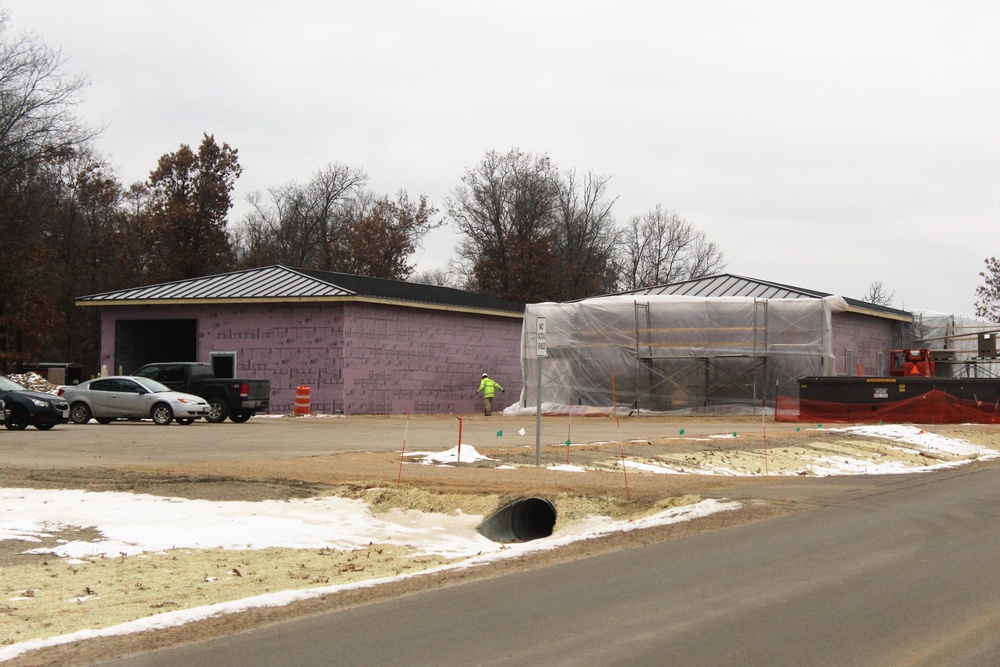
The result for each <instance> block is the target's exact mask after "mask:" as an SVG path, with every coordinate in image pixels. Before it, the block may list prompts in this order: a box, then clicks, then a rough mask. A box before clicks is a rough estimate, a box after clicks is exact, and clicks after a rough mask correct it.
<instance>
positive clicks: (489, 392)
mask: <svg viewBox="0 0 1000 667" xmlns="http://www.w3.org/2000/svg"><path fill="white" fill-rule="evenodd" d="M497 389H499V390H500V391H503V387H501V386H500V383H499V382H496V381H495V380H493V378H483V381H482V382H480V383H479V389H477V390H476V393H478V392H480V391H481V392H483V396H485V397H486V398H493V394H494V393H496V390H497Z"/></svg>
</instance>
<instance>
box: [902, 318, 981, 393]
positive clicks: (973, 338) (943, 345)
mask: <svg viewBox="0 0 1000 667" xmlns="http://www.w3.org/2000/svg"><path fill="white" fill-rule="evenodd" d="M998 335H1000V324H998V323H996V322H990V321H988V320H979V319H974V318H971V317H962V316H960V315H955V314H952V313H941V312H936V311H932V310H914V311H913V325H912V333H911V336H910V338H911V339H912V340H913V347H921V348H927V349H930V350H940V351H942V352H943V351H945V350H948V351H951V354H948V355H945V354H938V355H935V357H936V365H937V375H939V376H945V377H1000V360H997V359H998V358H1000V343H998V342H997V336H998ZM991 341H992V342H991Z"/></svg>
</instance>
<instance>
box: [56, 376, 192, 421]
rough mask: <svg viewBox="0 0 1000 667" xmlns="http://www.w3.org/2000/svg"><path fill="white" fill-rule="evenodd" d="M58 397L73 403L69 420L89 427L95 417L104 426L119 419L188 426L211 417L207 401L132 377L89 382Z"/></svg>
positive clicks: (105, 378)
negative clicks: (208, 416)
mask: <svg viewBox="0 0 1000 667" xmlns="http://www.w3.org/2000/svg"><path fill="white" fill-rule="evenodd" d="M58 393H59V395H60V396H62V397H63V398H64V399H66V402H68V403H69V418H70V419H71V420H72V421H73V423H74V424H86V423H87V422H88V421H90V418H91V417H93V418H94V419H96V420H97V421H98V423H100V424H107V423H109V422H111V421H114V420H115V419H152V420H153V422H154V423H156V424H159V425H161V426H166V425H167V424H169V423H170V422H171V421H173V420H174V419H176V420H177V423H178V424H184V425H187V424H190V423H191V422H193V421H194V420H195V419H199V418H201V417H205V416H206V415H208V403H207V402H206V401H205V399H203V398H201V397H199V396H195V395H193V394H184V393H181V392H179V391H173V390H172V389H170V388H169V387H167V386H165V385H162V384H160V383H159V382H157V381H156V380H150V379H149V378H141V377H134V376H131V375H112V376H109V377H102V378H97V379H95V380H87V381H86V382H81V383H80V384H78V385H73V386H64V387H59V392H58Z"/></svg>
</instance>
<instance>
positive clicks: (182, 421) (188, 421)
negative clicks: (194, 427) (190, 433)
mask: <svg viewBox="0 0 1000 667" xmlns="http://www.w3.org/2000/svg"><path fill="white" fill-rule="evenodd" d="M177 423H178V424H180V425H181V426H190V425H191V424H192V423H194V420H193V419H191V418H190V417H184V418H183V419H182V418H180V417H178V418H177Z"/></svg>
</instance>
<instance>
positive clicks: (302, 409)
mask: <svg viewBox="0 0 1000 667" xmlns="http://www.w3.org/2000/svg"><path fill="white" fill-rule="evenodd" d="M309 413H310V395H309V385H305V384H302V385H299V386H298V388H297V389H296V390H295V414H296V415H308V414H309Z"/></svg>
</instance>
